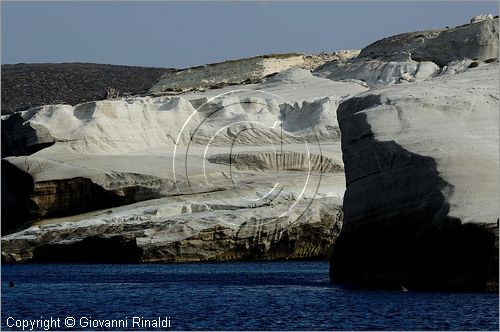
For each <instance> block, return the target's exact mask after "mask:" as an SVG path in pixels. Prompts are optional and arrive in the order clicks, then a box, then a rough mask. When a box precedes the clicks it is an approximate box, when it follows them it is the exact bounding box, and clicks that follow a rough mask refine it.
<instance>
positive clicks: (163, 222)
mask: <svg viewBox="0 0 500 332" xmlns="http://www.w3.org/2000/svg"><path fill="white" fill-rule="evenodd" d="M26 66H29V65H26ZM23 68H24V67H23ZM11 69H12V68H5V70H11ZM25 69H26V70H30V69H29V68H27V67H26V68H25ZM61 69H62V68H61ZM129 69H130V68H129ZM82 70H83V71H85V70H84V69H82ZM120 70H121V69H120ZM127 70H128V69H127ZM3 71H4V68H2V74H3ZM35 71H36V70H35ZM135 71H140V72H141V73H142V74H141V75H143V76H139V77H138V78H137V79H138V80H142V83H141V84H142V85H141V84H137V85H136V86H137V89H136V90H134V91H132V90H130V91H128V90H127V91H128V92H127V91H125V90H121V89H120V88H118V90H120V91H123V92H127V93H129V94H130V95H129V96H121V97H120V96H119V95H118V96H117V95H112V96H106V97H105V98H104V97H103V98H104V99H105V100H98V99H102V98H96V97H95V96H94V95H92V96H94V97H92V100H91V101H88V102H84V103H81V102H82V101H83V100H82V99H81V98H83V97H82V96H80V94H85V93H86V92H85V91H82V92H81V93H80V94H79V95H78V96H76V95H75V96H74V97H75V98H77V99H78V100H77V99H74V100H73V99H72V101H74V102H75V103H77V105H73V102H72V101H70V100H69V99H68V100H63V101H64V102H65V104H58V103H57V102H55V100H53V98H52V99H50V103H51V105H39V104H37V103H41V102H43V101H45V99H43V98H42V99H40V101H38V100H37V101H29V102H28V103H29V104H30V106H34V105H33V103H35V104H37V105H36V106H37V107H33V108H30V109H28V110H25V111H22V112H15V113H13V114H11V115H4V116H3V117H2V216H3V218H2V254H1V255H2V261H3V262H6V263H21V262H87V263H102V262H113V263H119V262H131V263H139V262H199V261H232V260H282V259H283V260H293V259H331V270H330V276H331V279H332V280H333V281H334V282H340V283H346V284H355V285H361V286H369V287H383V288H397V289H399V288H401V287H404V288H405V289H439V290H473V291H497V290H498V216H499V211H498V201H499V193H498V188H497V185H496V184H497V183H498V180H499V178H498V166H499V156H498V146H499V140H498V123H499V115H498V107H499V97H500V96H499V88H498V82H499V63H498V18H497V17H496V18H493V17H491V16H481V17H477V18H475V19H473V20H472V22H471V23H470V24H466V25H463V26H459V27H456V28H451V29H443V30H429V31H419V32H413V33H406V34H401V35H397V36H392V37H388V38H384V39H382V40H380V41H376V42H374V43H373V44H371V45H368V46H367V47H365V48H364V49H362V50H361V51H339V52H335V53H331V54H326V53H325V54H323V55H314V56H305V55H301V54H288V55H269V56H261V57H253V58H248V59H240V60H234V61H227V62H223V63H217V64H210V65H206V66H201V67H194V68H188V69H184V70H179V71H166V70H164V69H163V70H162V73H161V74H159V69H158V70H157V69H155V70H152V69H151V70H149V69H148V70H146V69H141V68H136V69H134V71H132V72H135ZM132 72H130V71H129V74H130V73H132ZM14 76H15V75H14ZM14 76H13V77H14ZM146 76H147V77H146ZM141 77H142V78H141ZM93 80H94V78H92V79H89V80H88V82H92V81H93ZM125 80H126V81H127V84H132V83H133V81H132V80H128V79H125ZM88 82H87V83H88ZM146 88H147V91H146V90H145V89H146ZM9 89H11V90H9ZM12 89H13V90H12ZM16 89H17V88H16V87H15V86H11V87H10V88H8V89H7V90H4V88H3V87H2V96H3V97H5V96H6V95H8V97H7V99H5V98H2V110H3V111H2V112H3V113H9V112H11V111H12V110H16V109H24V108H25V107H26V105H25V104H23V103H20V102H19V98H18V95H19V93H18V92H19V91H18V92H16V91H14V90H16ZM139 90H140V91H139ZM88 92H89V93H90V91H88ZM54 93H55V92H54ZM139 95H140V96H139ZM85 98H87V97H85ZM4 101H5V102H6V103H10V104H8V105H7V104H5V105H7V106H6V107H4V104H3V103H4ZM67 103H69V104H72V105H73V106H71V105H67ZM78 103H79V104H78ZM4 110H5V112H4Z"/></svg>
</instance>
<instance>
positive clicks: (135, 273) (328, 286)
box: [1, 261, 499, 330]
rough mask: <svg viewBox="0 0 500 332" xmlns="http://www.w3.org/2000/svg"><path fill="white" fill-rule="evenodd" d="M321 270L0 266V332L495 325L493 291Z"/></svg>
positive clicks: (276, 265)
mask: <svg viewBox="0 0 500 332" xmlns="http://www.w3.org/2000/svg"><path fill="white" fill-rule="evenodd" d="M328 268H329V265H328V263H327V262H303V261H294V262H231V263H200V264H198V263H197V264H136V265H113V264H103V265H90V264H20V265H7V264H3V265H2V307H1V310H2V314H1V316H2V318H1V319H2V323H1V326H2V330H20V329H22V327H23V326H26V327H27V328H26V329H30V327H35V329H36V330H44V329H45V330H49V329H50V330H66V329H69V330H74V329H92V330H109V329H115V330H132V329H145V330H154V329H163V330H361V329H363V330H366V329H368V330H498V328H499V326H498V300H499V298H498V294H495V293H446V292H416V291H411V290H410V291H408V292H400V291H381V290H362V289H352V288H348V287H344V286H341V285H336V284H332V283H331V282H330V280H329V278H328ZM10 281H12V282H13V283H14V284H13V285H12V284H11V285H9V282H10ZM12 286H13V287H12ZM23 324H25V325H23ZM120 324H121V325H120Z"/></svg>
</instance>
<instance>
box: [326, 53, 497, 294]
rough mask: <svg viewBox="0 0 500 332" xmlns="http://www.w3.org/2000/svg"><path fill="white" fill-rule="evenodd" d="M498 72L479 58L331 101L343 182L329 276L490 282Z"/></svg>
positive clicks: (415, 284) (487, 285)
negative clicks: (452, 70)
mask: <svg viewBox="0 0 500 332" xmlns="http://www.w3.org/2000/svg"><path fill="white" fill-rule="evenodd" d="M487 56H488V57H489V56H492V54H488V55H487ZM498 75H499V67H498V63H494V64H484V65H481V66H479V67H476V68H473V69H469V70H468V71H466V72H463V73H460V74H455V75H452V76H444V77H439V78H434V79H432V80H429V81H425V82H420V83H413V84H407V85H401V86H390V87H387V88H383V89H377V90H374V91H370V92H366V93H363V94H361V95H358V96H356V97H354V98H351V99H349V100H347V101H345V102H343V103H342V104H341V105H340V106H339V108H338V111H337V114H338V119H339V124H340V129H341V133H342V151H343V159H344V164H345V174H346V184H347V190H346V193H345V197H344V206H343V209H344V214H345V216H344V218H345V219H344V225H343V228H342V232H341V235H340V237H339V239H338V242H337V245H336V247H335V250H334V255H333V259H332V265H331V276H332V278H333V280H335V281H339V282H354V283H361V284H365V285H366V284H367V285H372V286H373V285H375V286H386V287H401V286H404V287H406V288H408V289H418V288H426V289H428V288H439V289H473V290H485V289H497V288H498V216H499V208H498V201H499V193H498V181H499V177H498V166H499V156H498V124H499V122H498V118H499V112H498V107H499V103H498V98H499V89H498Z"/></svg>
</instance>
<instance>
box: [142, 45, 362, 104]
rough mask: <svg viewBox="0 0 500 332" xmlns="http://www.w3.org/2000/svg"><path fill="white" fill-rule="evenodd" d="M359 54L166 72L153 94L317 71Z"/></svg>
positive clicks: (278, 57)
mask: <svg viewBox="0 0 500 332" xmlns="http://www.w3.org/2000/svg"><path fill="white" fill-rule="evenodd" d="M358 53H359V51H357V50H353V51H339V52H334V53H331V54H327V53H321V54H314V55H303V54H299V53H290V54H271V55H263V56H255V57H251V58H244V59H238V60H230V61H224V62H219V63H212V64H208V65H204V66H198V67H192V68H186V69H182V70H179V71H175V72H167V73H165V74H164V75H163V76H162V77H161V79H160V80H159V82H158V83H157V84H155V85H154V86H153V87H152V88H151V89H150V93H152V94H165V93H172V92H173V93H175V92H177V93H180V92H186V91H192V90H206V89H209V88H212V89H213V88H220V87H223V86H226V85H234V84H241V83H245V82H246V83H248V82H255V81H258V80H260V79H262V78H264V77H266V76H268V75H272V74H276V73H279V72H282V71H284V70H287V69H290V68H302V69H307V70H314V69H315V68H317V67H318V66H320V65H322V64H324V63H325V62H328V61H332V60H343V61H345V60H347V59H350V58H352V57H355V56H357V55H358Z"/></svg>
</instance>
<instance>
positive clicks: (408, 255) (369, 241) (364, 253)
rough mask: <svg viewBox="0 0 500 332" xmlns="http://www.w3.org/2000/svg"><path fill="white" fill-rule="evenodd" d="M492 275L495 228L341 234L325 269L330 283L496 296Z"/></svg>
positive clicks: (495, 254)
mask: <svg viewBox="0 0 500 332" xmlns="http://www.w3.org/2000/svg"><path fill="white" fill-rule="evenodd" d="M498 273H499V270H498V226H496V225H491V226H489V225H488V226H486V225H485V226H483V225H475V224H464V225H462V224H455V225H453V226H449V227H446V228H443V229H439V230H438V229H435V228H432V227H429V228H428V229H425V230H422V231H421V232H420V233H419V234H413V235H412V234H409V233H408V234H404V233H402V232H400V230H394V229H393V230H392V231H388V229H375V228H369V227H365V228H364V229H362V230H360V231H358V232H356V233H351V234H349V233H343V234H341V235H340V236H339V238H338V239H337V243H336V246H335V249H334V251H333V254H332V259H331V267H330V277H331V279H332V281H335V282H339V283H348V284H353V285H358V286H367V287H377V288H393V289H400V288H402V287H404V288H406V289H410V290H437V289H439V290H450V291H457V290H460V291H498Z"/></svg>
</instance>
